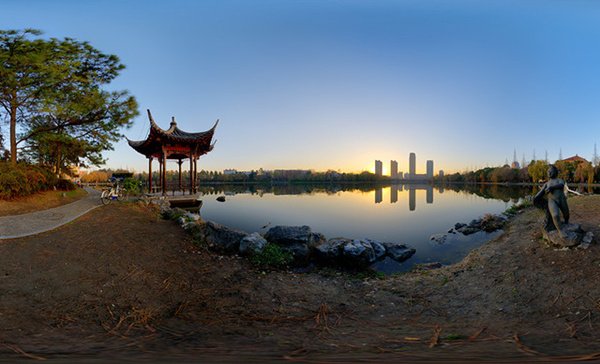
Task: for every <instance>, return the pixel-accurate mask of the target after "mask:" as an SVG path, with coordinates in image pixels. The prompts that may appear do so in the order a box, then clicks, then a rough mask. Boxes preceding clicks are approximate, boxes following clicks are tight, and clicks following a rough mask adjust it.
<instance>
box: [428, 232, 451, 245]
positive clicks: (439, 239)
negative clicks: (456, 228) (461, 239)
mask: <svg viewBox="0 0 600 364" xmlns="http://www.w3.org/2000/svg"><path fill="white" fill-rule="evenodd" d="M447 237H448V236H447V235H446V234H433V235H431V236H430V237H429V240H433V241H435V242H436V243H438V244H444V243H445V242H446V238H447Z"/></svg>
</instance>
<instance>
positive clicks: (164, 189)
mask: <svg viewBox="0 0 600 364" xmlns="http://www.w3.org/2000/svg"><path fill="white" fill-rule="evenodd" d="M162 183H163V184H162V194H163V196H164V195H166V194H167V153H166V152H165V151H164V150H163V155H162Z"/></svg>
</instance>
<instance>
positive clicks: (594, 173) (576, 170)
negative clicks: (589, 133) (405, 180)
mask: <svg viewBox="0 0 600 364" xmlns="http://www.w3.org/2000/svg"><path fill="white" fill-rule="evenodd" d="M553 164H554V165H555V166H556V167H557V168H558V171H559V172H558V177H559V178H562V179H563V180H565V181H566V182H568V183H587V184H592V183H598V182H600V165H596V166H593V165H592V163H590V162H587V161H583V160H577V161H567V160H558V161H556V162H554V163H553ZM549 165H550V163H548V162H546V161H544V160H536V161H531V163H529V165H528V166H527V167H523V168H511V167H510V166H509V165H504V166H502V167H486V168H482V169H479V170H476V171H467V172H463V173H454V174H449V175H446V176H444V177H441V178H440V177H439V176H438V177H436V181H437V182H450V183H460V182H463V183H540V182H542V181H546V180H547V179H548V177H547V172H548V166H549Z"/></svg>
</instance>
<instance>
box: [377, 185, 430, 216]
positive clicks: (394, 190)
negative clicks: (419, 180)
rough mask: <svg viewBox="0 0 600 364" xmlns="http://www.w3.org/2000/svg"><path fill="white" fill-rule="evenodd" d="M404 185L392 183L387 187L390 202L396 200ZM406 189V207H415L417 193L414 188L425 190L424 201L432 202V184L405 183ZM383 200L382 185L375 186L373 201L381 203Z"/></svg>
mask: <svg viewBox="0 0 600 364" xmlns="http://www.w3.org/2000/svg"><path fill="white" fill-rule="evenodd" d="M404 186H405V185H401V184H393V185H391V186H389V187H386V188H389V189H390V203H396V202H398V192H399V191H400V192H402V191H403V190H404ZM406 190H408V209H409V210H410V211H414V210H415V209H416V208H417V193H416V190H425V193H426V194H425V201H426V203H433V186H432V185H420V184H409V185H406ZM382 201H383V187H376V188H375V203H381V202H382Z"/></svg>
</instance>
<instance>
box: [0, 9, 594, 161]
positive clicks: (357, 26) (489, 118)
mask: <svg viewBox="0 0 600 364" xmlns="http://www.w3.org/2000/svg"><path fill="white" fill-rule="evenodd" d="M0 24H1V28H2V29H22V28H25V27H33V28H38V29H41V30H43V31H44V32H45V36H46V37H59V38H62V37H72V38H76V39H79V40H85V41H89V42H90V43H91V44H92V45H93V46H95V47H96V48H99V49H100V50H102V51H104V52H108V53H112V54H116V55H118V56H119V57H120V58H121V61H122V62H123V63H124V64H125V65H126V66H127V68H126V69H125V70H124V71H123V72H122V74H121V75H120V76H119V77H118V79H117V80H116V81H115V82H114V83H113V84H111V86H110V87H111V88H115V89H127V90H129V91H130V92H131V93H132V94H133V95H135V96H136V98H137V99H138V102H139V104H140V111H141V113H140V116H139V117H138V118H136V120H135V123H134V125H133V127H132V128H131V129H128V130H125V131H124V134H125V135H126V136H127V137H129V138H130V139H134V140H139V139H143V138H144V137H145V136H146V133H147V131H148V121H147V118H146V113H145V110H146V109H151V111H152V113H153V115H154V118H155V120H156V121H157V122H158V123H159V124H160V125H161V126H162V127H164V128H165V129H166V128H168V125H169V121H170V118H171V116H175V117H176V119H177V121H178V123H179V126H180V128H182V129H184V130H187V131H202V130H206V129H208V128H210V127H211V126H212V124H213V123H214V121H215V120H216V119H220V120H221V121H220V123H219V127H218V128H217V132H216V139H218V142H217V145H216V147H215V149H214V151H213V152H211V153H209V154H208V155H206V156H204V157H202V158H201V159H200V164H199V168H202V169H210V170H222V169H224V168H237V169H240V170H248V169H258V168H261V167H262V168H265V169H273V168H313V169H317V170H324V169H328V168H332V169H341V170H344V171H361V170H372V169H373V161H374V160H375V159H381V160H383V161H384V166H385V167H386V168H387V167H388V165H389V162H388V161H389V160H390V159H396V160H398V162H399V168H400V169H401V170H403V171H406V170H407V169H408V167H407V164H408V154H409V153H410V152H415V153H417V163H418V169H419V170H420V171H421V172H422V171H423V170H424V167H425V160H426V159H433V160H434V161H435V169H436V171H437V170H438V169H445V170H446V171H462V170H464V169H466V168H476V167H484V166H486V165H489V166H496V165H500V164H503V163H504V161H505V159H507V158H508V159H509V161H510V160H512V155H513V150H514V149H516V150H517V156H518V160H519V161H520V160H521V159H522V157H523V153H524V154H525V158H526V159H528V160H529V159H531V157H532V154H533V151H534V150H535V153H536V156H537V157H538V158H543V157H544V153H545V151H547V152H548V155H549V159H550V160H551V161H553V160H555V159H556V158H557V157H558V154H559V150H560V149H561V148H562V154H563V156H564V157H567V156H570V155H574V154H579V155H581V156H583V157H585V158H587V159H591V157H592V155H593V151H594V143H595V142H600V123H599V120H600V2H596V1H578V0H569V1H567V0H561V1H558V0H556V1H553V0H547V1H535V0H531V1H510V0H497V1H494V0H489V1H429V0H406V1H401V0H397V1H385V0H380V1H368V0H363V1H352V0H343V1H342V0H338V1H334V0H331V1H327V0H314V1H312V0H311V1H303V0H296V1H292V0H289V1H285V0H277V1H245V0H244V1H228V0H218V1H195V0H190V1H183V0H170V1H164V0H162V1H150V0H146V1H142V0H119V1H117V0H102V1H101V0H97V1H93V0H72V1H67V0H53V1H48V0H3V1H2V4H1V11H0ZM6 129H7V128H6V127H3V130H4V131H6ZM106 156H107V157H108V159H109V160H108V163H107V165H108V166H109V167H112V168H119V167H129V168H135V169H136V170H138V171H140V170H145V169H146V168H147V161H146V159H145V158H144V157H143V156H142V155H139V154H137V153H136V152H135V151H133V150H132V149H130V148H129V147H128V146H127V144H126V142H121V143H119V144H117V145H116V146H115V151H113V152H109V153H107V154H106ZM169 168H175V164H173V165H172V166H170V167H169Z"/></svg>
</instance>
